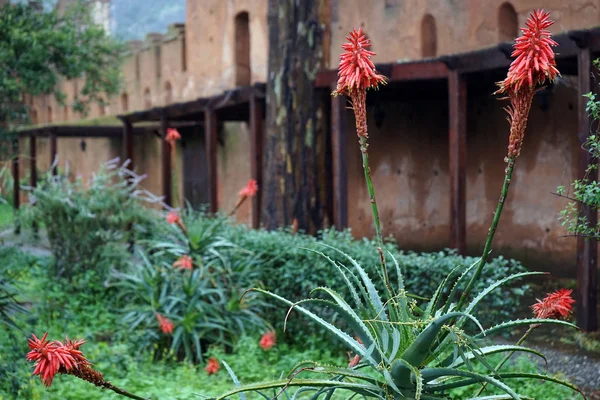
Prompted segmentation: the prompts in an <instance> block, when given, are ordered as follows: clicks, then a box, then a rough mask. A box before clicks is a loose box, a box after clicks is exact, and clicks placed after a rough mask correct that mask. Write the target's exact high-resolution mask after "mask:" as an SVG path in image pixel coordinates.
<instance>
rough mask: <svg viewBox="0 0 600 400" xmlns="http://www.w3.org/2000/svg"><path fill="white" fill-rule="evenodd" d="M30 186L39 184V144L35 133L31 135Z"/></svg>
mask: <svg viewBox="0 0 600 400" xmlns="http://www.w3.org/2000/svg"><path fill="white" fill-rule="evenodd" d="M29 186H31V187H36V186H37V146H36V136H35V135H31V136H30V137H29Z"/></svg>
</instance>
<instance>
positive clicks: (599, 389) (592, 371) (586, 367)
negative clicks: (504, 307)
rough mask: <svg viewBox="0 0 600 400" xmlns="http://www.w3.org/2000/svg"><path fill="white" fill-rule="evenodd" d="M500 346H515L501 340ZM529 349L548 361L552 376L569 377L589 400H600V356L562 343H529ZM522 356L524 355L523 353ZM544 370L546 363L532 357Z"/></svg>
mask: <svg viewBox="0 0 600 400" xmlns="http://www.w3.org/2000/svg"><path fill="white" fill-rule="evenodd" d="M498 342H499V344H514V342H508V341H506V342H505V341H503V340H499V341H498ZM526 346H527V347H529V348H532V349H534V350H537V351H539V352H541V353H542V354H544V355H545V356H546V359H547V360H548V372H549V373H550V374H557V373H561V374H564V375H565V376H567V377H569V379H570V380H571V382H573V383H574V384H575V385H577V386H579V387H580V388H581V389H583V390H584V392H585V393H586V395H587V396H588V399H589V400H600V354H595V353H589V352H586V351H584V350H581V349H578V348H575V347H571V346H569V347H568V348H565V346H564V344H562V343H556V342H555V343H548V344H546V343H544V344H540V343H531V342H529V343H527V344H526ZM521 354H522V353H521ZM530 356H531V358H532V359H533V360H535V361H536V362H538V363H539V364H540V365H541V366H542V368H543V367H545V364H544V361H543V360H540V358H539V357H536V356H534V355H530Z"/></svg>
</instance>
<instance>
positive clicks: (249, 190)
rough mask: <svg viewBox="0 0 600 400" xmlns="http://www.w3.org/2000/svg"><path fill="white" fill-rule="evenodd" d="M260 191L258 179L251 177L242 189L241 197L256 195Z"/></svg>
mask: <svg viewBox="0 0 600 400" xmlns="http://www.w3.org/2000/svg"><path fill="white" fill-rule="evenodd" d="M256 192H258V184H257V183H256V179H250V180H249V181H248V183H247V184H246V186H244V187H243V188H242V190H240V193H239V195H240V197H254V196H255V195H256Z"/></svg>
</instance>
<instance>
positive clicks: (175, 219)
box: [167, 211, 181, 224]
mask: <svg viewBox="0 0 600 400" xmlns="http://www.w3.org/2000/svg"><path fill="white" fill-rule="evenodd" d="M179 221H181V219H180V218H179V214H177V212H175V211H170V212H169V214H168V215H167V223H169V224H177V223H179Z"/></svg>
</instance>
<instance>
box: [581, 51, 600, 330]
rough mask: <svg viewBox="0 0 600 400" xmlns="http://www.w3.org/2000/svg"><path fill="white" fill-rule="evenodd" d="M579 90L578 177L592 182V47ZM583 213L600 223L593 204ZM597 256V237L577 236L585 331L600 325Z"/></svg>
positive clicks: (595, 175) (583, 64)
mask: <svg viewBox="0 0 600 400" xmlns="http://www.w3.org/2000/svg"><path fill="white" fill-rule="evenodd" d="M577 67H578V79H579V93H578V96H577V97H578V99H579V101H578V119H579V122H578V125H579V127H578V132H577V138H578V140H579V144H580V147H579V167H578V178H579V179H582V178H584V177H586V178H587V179H588V180H589V181H590V182H593V181H596V180H597V179H598V172H597V170H592V171H590V172H587V169H588V166H589V165H590V164H592V163H595V161H594V160H593V159H592V157H591V155H590V153H589V152H588V151H587V150H586V149H585V147H584V143H586V142H587V140H588V138H589V135H590V127H591V126H590V125H591V120H590V116H589V115H588V112H587V111H586V104H587V98H585V97H584V95H585V94H586V93H589V92H590V91H592V90H593V87H592V79H591V74H592V56H591V52H590V49H589V48H582V49H580V50H579V53H578V56H577ZM579 216H580V217H584V218H586V219H587V221H588V223H589V224H590V226H596V225H597V223H598V214H597V211H596V210H594V209H593V208H591V207H587V206H583V205H582V206H581V207H580V209H579ZM597 260H598V242H597V240H596V239H593V238H590V239H588V238H585V237H578V238H577V299H576V303H575V304H576V305H577V326H579V327H580V328H581V329H583V330H584V331H588V332H589V331H595V330H597V329H598V317H597V311H596V310H597V301H598V298H597V293H598V283H597V274H598V271H597V265H598V264H597Z"/></svg>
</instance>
